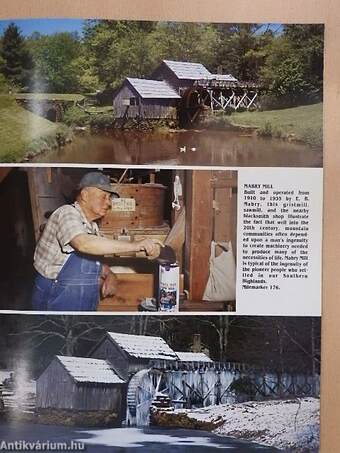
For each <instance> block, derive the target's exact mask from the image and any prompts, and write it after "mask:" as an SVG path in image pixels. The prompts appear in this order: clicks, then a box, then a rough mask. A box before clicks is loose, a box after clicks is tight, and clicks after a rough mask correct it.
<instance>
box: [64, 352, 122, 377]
mask: <svg viewBox="0 0 340 453" xmlns="http://www.w3.org/2000/svg"><path fill="white" fill-rule="evenodd" d="M57 359H58V360H59V362H60V363H61V364H62V365H63V366H64V368H65V369H66V371H67V372H68V373H69V374H70V375H71V376H72V378H73V379H74V380H75V381H76V382H81V383H85V382H86V383H92V384H124V381H123V380H122V379H121V378H120V377H119V376H117V374H116V373H115V371H114V370H113V368H112V367H111V365H110V364H109V363H107V362H106V361H105V360H101V359H91V358H85V357H66V356H57Z"/></svg>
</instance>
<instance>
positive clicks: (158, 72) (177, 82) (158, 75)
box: [151, 63, 194, 94]
mask: <svg viewBox="0 0 340 453" xmlns="http://www.w3.org/2000/svg"><path fill="white" fill-rule="evenodd" d="M151 79H155V80H165V81H166V82H168V84H169V85H170V86H172V88H174V89H175V90H176V91H177V93H178V94H181V93H180V89H182V90H183V89H185V88H189V87H191V86H192V85H193V83H194V81H193V80H189V79H188V80H186V79H179V78H178V77H177V76H176V75H175V74H174V73H173V72H172V71H171V69H170V68H168V66H167V65H166V64H165V63H162V64H160V65H159V66H158V68H156V69H155V70H154V72H153V73H152V74H151Z"/></svg>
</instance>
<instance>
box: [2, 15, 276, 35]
mask: <svg viewBox="0 0 340 453" xmlns="http://www.w3.org/2000/svg"><path fill="white" fill-rule="evenodd" d="M11 22H14V23H15V24H16V25H17V26H18V27H19V28H20V30H21V33H22V35H23V36H29V35H31V34H32V33H33V32H35V31H38V32H39V33H41V34H42V35H51V34H53V33H58V32H64V31H68V32H75V31H76V32H78V33H79V34H81V33H82V26H83V22H84V19H13V20H10V19H9V20H0V36H1V35H2V34H3V32H4V30H5V29H6V28H7V27H8V25H9V24H10V23H11ZM270 28H271V29H272V30H275V31H277V30H278V29H280V28H281V27H280V24H270Z"/></svg>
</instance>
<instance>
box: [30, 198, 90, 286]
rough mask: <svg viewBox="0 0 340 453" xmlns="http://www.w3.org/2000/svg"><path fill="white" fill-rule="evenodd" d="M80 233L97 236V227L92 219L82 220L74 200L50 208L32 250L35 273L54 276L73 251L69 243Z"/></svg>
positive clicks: (79, 208)
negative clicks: (51, 210)
mask: <svg viewBox="0 0 340 453" xmlns="http://www.w3.org/2000/svg"><path fill="white" fill-rule="evenodd" d="M83 233H88V234H95V235H96V236H99V229H98V225H97V224H96V223H95V222H89V221H88V220H87V219H86V217H85V215H84V213H83V211H82V210H81V207H80V205H79V204H78V203H77V202H75V203H74V205H65V206H61V207H60V208H58V209H57V210H56V211H54V212H53V214H52V215H51V217H50V218H49V219H48V222H47V224H46V227H45V229H44V231H43V233H42V235H41V237H40V239H39V242H38V244H37V247H36V249H35V253H34V267H35V269H36V270H37V271H38V272H39V274H41V275H43V276H44V277H46V278H51V279H54V278H56V277H57V275H58V274H59V272H60V270H61V268H62V267H63V265H64V264H65V261H66V260H67V258H68V257H69V255H70V253H72V252H73V251H74V249H73V248H72V246H71V245H70V242H71V241H72V239H73V238H75V237H76V236H77V235H79V234H83Z"/></svg>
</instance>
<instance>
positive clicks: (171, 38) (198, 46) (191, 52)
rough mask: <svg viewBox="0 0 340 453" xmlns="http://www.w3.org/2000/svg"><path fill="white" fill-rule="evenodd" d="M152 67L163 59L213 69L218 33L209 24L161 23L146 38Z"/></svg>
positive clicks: (215, 64) (215, 62) (215, 66)
mask: <svg viewBox="0 0 340 453" xmlns="http://www.w3.org/2000/svg"><path fill="white" fill-rule="evenodd" d="M148 44H149V46H148V47H149V49H150V52H151V54H152V61H153V62H154V67H155V66H156V65H157V64H159V63H160V62H161V61H162V60H179V61H190V62H194V63H202V64H204V65H205V66H207V67H208V68H209V69H210V70H212V71H215V70H216V68H217V63H218V62H217V60H216V55H215V50H216V49H217V48H218V46H219V35H218V31H217V29H216V27H215V26H214V25H212V24H200V23H189V22H188V23H185V22H183V23H178V22H160V23H158V24H157V27H156V29H155V30H154V31H153V33H151V34H150V35H149V37H148Z"/></svg>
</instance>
